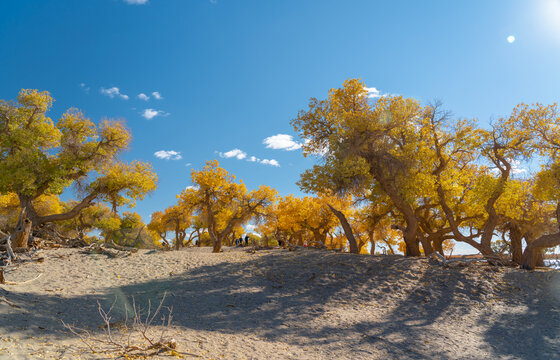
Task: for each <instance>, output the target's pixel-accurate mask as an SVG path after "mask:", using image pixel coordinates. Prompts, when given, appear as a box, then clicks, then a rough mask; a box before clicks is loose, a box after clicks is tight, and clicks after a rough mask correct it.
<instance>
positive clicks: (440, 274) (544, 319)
mask: <svg viewBox="0 0 560 360" xmlns="http://www.w3.org/2000/svg"><path fill="white" fill-rule="evenodd" d="M244 250H245V249H229V248H226V249H225V251H224V253H221V254H212V253H211V252H210V249H209V248H201V249H196V248H190V249H184V250H181V251H168V252H161V251H146V250H141V251H140V252H138V253H136V254H133V255H131V256H130V257H126V258H117V259H112V258H108V257H106V256H105V255H101V254H83V253H81V252H80V250H79V249H55V250H48V251H45V252H44V257H45V261H44V262H42V263H28V264H25V265H21V266H19V267H17V268H15V269H13V270H12V271H10V272H8V273H7V274H6V278H7V280H9V281H25V280H28V279H32V278H34V277H35V276H36V275H37V274H39V273H42V274H43V275H42V276H41V277H40V278H39V279H37V280H35V281H33V282H30V283H28V284H24V285H3V286H0V298H1V297H5V299H8V300H9V301H10V302H11V303H12V304H14V305H18V306H20V308H15V307H12V306H10V305H8V304H7V303H6V302H1V301H0V358H6V359H34V358H48V359H59V358H63V359H77V358H91V359H99V358H106V357H104V356H103V355H101V354H91V352H87V351H86V350H87V348H85V347H84V345H83V344H82V343H81V342H80V341H79V339H77V338H76V337H75V336H74V335H72V334H70V333H69V332H68V331H67V330H66V329H65V328H64V327H63V326H62V323H61V320H63V321H65V322H67V323H71V324H75V325H76V326H79V327H84V328H87V329H89V330H90V331H92V332H93V333H94V334H96V333H99V332H100V331H102V330H100V326H101V325H102V321H101V318H100V316H99V314H98V308H97V301H99V302H100V304H101V305H102V306H103V307H104V308H106V309H107V308H109V307H110V305H111V303H113V302H114V301H115V299H116V305H115V308H114V310H113V318H112V319H114V320H112V321H118V320H120V319H121V318H122V314H124V310H123V309H124V308H125V304H128V306H127V308H130V304H131V301H132V297H134V299H135V303H136V304H137V305H138V306H140V307H143V308H145V307H146V306H147V303H148V300H150V301H151V302H152V303H157V302H159V300H160V299H161V298H162V296H163V294H164V293H166V294H167V297H166V299H165V303H164V304H165V305H166V306H169V307H172V313H173V322H172V326H171V328H170V329H169V331H168V335H169V336H172V337H173V338H175V339H176V340H177V343H178V350H179V351H182V352H186V353H191V354H196V355H198V356H200V358H202V359H314V360H315V359H424V358H434V359H485V358H497V359H560V273H559V272H558V271H554V270H552V271H550V270H538V271H534V272H525V271H522V270H518V269H511V268H494V267H489V266H483V265H470V266H468V267H463V268H443V267H441V266H437V265H431V264H429V263H428V261H427V260H426V259H410V258H404V257H400V256H367V255H352V254H345V253H334V252H328V251H319V250H311V249H310V250H298V251H287V250H280V249H275V250H265V251H258V252H256V253H255V254H250V253H247V252H245V251H244ZM185 358H191V357H190V356H186V357H185Z"/></svg>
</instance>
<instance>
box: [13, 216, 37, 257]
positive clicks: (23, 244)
mask: <svg viewBox="0 0 560 360" xmlns="http://www.w3.org/2000/svg"><path fill="white" fill-rule="evenodd" d="M25 213H26V211H25V208H23V209H22V210H21V213H20V214H19V219H18V224H17V227H16V231H15V232H14V235H13V237H12V247H13V248H14V250H16V249H23V250H27V243H28V241H29V235H30V234H31V226H32V225H33V224H32V223H31V220H29V219H28V218H27V216H26V215H25Z"/></svg>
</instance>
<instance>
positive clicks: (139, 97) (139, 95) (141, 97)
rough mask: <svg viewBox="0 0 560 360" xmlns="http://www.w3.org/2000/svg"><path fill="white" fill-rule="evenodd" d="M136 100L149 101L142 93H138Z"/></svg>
mask: <svg viewBox="0 0 560 360" xmlns="http://www.w3.org/2000/svg"><path fill="white" fill-rule="evenodd" d="M138 99H140V100H144V101H148V100H150V97H149V96H148V95H146V94H144V93H140V94H138Z"/></svg>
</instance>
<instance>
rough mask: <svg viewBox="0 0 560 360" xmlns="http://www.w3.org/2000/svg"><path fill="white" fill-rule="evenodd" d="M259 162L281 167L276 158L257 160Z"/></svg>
mask: <svg viewBox="0 0 560 360" xmlns="http://www.w3.org/2000/svg"><path fill="white" fill-rule="evenodd" d="M257 162H258V163H260V164H263V165H270V166H276V167H280V163H279V162H278V161H276V160H274V159H262V160H261V161H257Z"/></svg>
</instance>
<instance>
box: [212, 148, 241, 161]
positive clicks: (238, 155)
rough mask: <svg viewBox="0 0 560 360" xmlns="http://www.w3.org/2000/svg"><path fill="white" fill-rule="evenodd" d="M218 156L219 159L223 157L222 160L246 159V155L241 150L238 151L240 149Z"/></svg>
mask: <svg viewBox="0 0 560 360" xmlns="http://www.w3.org/2000/svg"><path fill="white" fill-rule="evenodd" d="M218 154H219V155H220V157H223V158H226V159H229V158H232V157H234V158H237V159H238V160H243V159H245V158H246V157H247V153H246V152H245V151H243V150H240V149H233V150H230V151H227V152H225V153H222V152H220V153H218Z"/></svg>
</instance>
